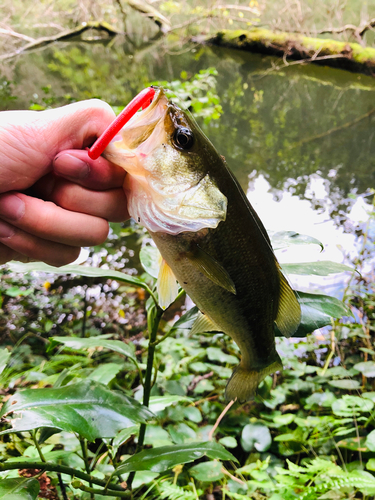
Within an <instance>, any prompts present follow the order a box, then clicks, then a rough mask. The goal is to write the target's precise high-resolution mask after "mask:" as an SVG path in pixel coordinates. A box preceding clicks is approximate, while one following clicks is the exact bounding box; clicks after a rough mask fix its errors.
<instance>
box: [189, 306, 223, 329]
mask: <svg viewBox="0 0 375 500" xmlns="http://www.w3.org/2000/svg"><path fill="white" fill-rule="evenodd" d="M221 331H222V329H221V328H219V327H218V326H217V325H215V323H214V322H213V321H211V320H210V318H209V317H208V316H206V315H205V314H203V313H202V312H201V311H199V312H198V317H197V319H196V320H195V321H194V324H193V327H192V329H191V330H190V333H191V334H192V335H194V334H195V333H204V332H221Z"/></svg>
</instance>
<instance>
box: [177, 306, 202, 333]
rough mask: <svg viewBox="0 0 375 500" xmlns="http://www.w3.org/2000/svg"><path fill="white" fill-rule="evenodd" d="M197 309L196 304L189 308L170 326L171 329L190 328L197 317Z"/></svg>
mask: <svg viewBox="0 0 375 500" xmlns="http://www.w3.org/2000/svg"><path fill="white" fill-rule="evenodd" d="M198 313H199V309H198V307H197V306H194V307H192V308H191V309H189V310H188V311H187V312H186V313H185V314H183V315H182V316H181V318H180V319H178V320H177V321H176V323H175V324H174V325H173V326H172V331H173V332H174V331H175V330H191V329H192V327H193V324H194V322H195V321H196V319H197V317H198Z"/></svg>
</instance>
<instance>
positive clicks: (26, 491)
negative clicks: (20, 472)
mask: <svg viewBox="0 0 375 500" xmlns="http://www.w3.org/2000/svg"><path fill="white" fill-rule="evenodd" d="M39 490H40V485H39V482H38V481H37V480H36V479H33V478H29V479H27V478H25V477H16V478H10V479H1V481H0V498H1V499H2V500H35V499H36V498H37V496H38V493H39Z"/></svg>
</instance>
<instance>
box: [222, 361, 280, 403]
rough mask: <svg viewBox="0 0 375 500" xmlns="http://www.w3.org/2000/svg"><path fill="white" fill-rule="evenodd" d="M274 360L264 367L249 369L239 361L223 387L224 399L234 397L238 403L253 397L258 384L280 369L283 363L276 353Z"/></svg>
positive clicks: (227, 399)
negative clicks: (224, 387)
mask: <svg viewBox="0 0 375 500" xmlns="http://www.w3.org/2000/svg"><path fill="white" fill-rule="evenodd" d="M275 354H276V356H275V357H274V360H273V361H272V362H271V363H270V364H269V365H267V366H265V367H264V368H261V369H259V370H249V369H247V368H245V367H244V366H243V365H242V363H240V364H239V365H238V366H237V367H236V368H235V369H234V370H233V373H232V376H231V378H230V379H229V382H228V384H227V387H226V389H225V399H226V401H228V402H229V401H231V400H232V399H236V398H237V401H238V402H239V403H245V402H246V401H249V400H251V399H254V396H255V394H256V391H257V388H258V385H259V384H260V383H261V382H262V380H263V379H264V378H265V377H266V376H267V375H270V374H271V373H274V372H276V371H278V370H282V368H283V365H282V363H281V359H280V357H279V355H278V354H277V353H275Z"/></svg>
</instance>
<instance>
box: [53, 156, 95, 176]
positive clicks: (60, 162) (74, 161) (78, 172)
mask: <svg viewBox="0 0 375 500" xmlns="http://www.w3.org/2000/svg"><path fill="white" fill-rule="evenodd" d="M54 170H55V172H56V173H57V174H60V175H63V176H64V177H75V178H77V179H83V178H85V177H87V176H88V175H89V172H90V167H89V164H88V163H86V162H85V161H83V160H80V159H79V158H77V157H76V156H73V155H70V154H68V153H65V154H64V153H63V154H61V155H58V156H57V157H56V158H55V161H54Z"/></svg>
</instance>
